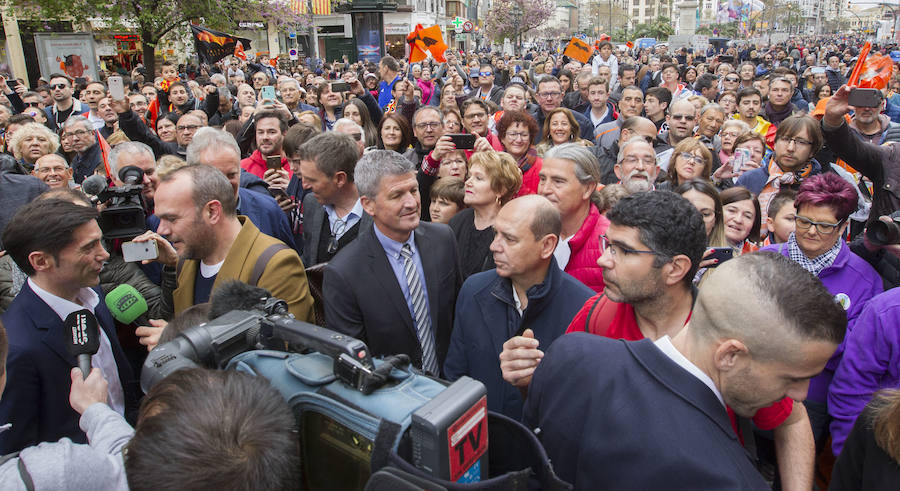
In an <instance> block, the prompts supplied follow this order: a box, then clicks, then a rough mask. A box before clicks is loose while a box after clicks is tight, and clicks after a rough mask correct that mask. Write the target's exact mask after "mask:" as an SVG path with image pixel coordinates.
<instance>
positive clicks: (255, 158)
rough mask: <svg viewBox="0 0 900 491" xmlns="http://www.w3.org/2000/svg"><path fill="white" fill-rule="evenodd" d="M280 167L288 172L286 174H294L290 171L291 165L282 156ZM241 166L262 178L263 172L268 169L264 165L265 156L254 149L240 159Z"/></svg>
mask: <svg viewBox="0 0 900 491" xmlns="http://www.w3.org/2000/svg"><path fill="white" fill-rule="evenodd" d="M281 167H282V168H283V169H284V170H286V171H287V172H288V176H292V175H293V174H294V173H293V172H291V166H290V165H289V164H288V161H287V159H286V158H284V157H281ZM241 168H242V169H244V170H245V171H247V172H249V173H251V174H253V175H255V176H257V177H259V178H260V179H262V177H263V174H265V173H266V170H267V169H268V167H266V158H265V157H263V156H262V154H261V153H259V150H256V151H254V152H253V154H251V155H250V156H249V157H247V158H245V159H244V160H241Z"/></svg>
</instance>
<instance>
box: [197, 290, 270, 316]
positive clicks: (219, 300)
mask: <svg viewBox="0 0 900 491" xmlns="http://www.w3.org/2000/svg"><path fill="white" fill-rule="evenodd" d="M271 296H272V294H271V293H270V292H269V291H268V290H266V289H265V288H259V287H256V286H250V285H248V284H247V283H244V282H241V281H237V280H232V281H228V282H226V283H223V284H222V285H220V286H219V287H218V288H216V289H215V291H213V292H212V295H210V297H209V305H210V308H209V320H213V319H216V318H218V317H221V316H222V315H224V314H227V313H228V312H231V311H232V310H253V309H256V308H259V307H260V306H261V305H262V303H263V301H264V300H265V299H267V298H270V297H271Z"/></svg>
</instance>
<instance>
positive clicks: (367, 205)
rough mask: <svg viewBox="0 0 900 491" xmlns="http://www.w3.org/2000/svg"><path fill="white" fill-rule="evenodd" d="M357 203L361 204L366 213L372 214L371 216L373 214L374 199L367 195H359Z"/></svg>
mask: <svg viewBox="0 0 900 491" xmlns="http://www.w3.org/2000/svg"><path fill="white" fill-rule="evenodd" d="M359 204H361V205H362V207H363V210H366V213H368V214H369V215H372V216H373V217H374V216H375V201H374V200H372V199H369V197H368V196H360V197H359Z"/></svg>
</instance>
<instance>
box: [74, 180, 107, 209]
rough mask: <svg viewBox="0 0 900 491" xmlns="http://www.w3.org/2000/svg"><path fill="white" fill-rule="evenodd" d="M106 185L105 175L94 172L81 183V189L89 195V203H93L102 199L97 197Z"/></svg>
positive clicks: (104, 189)
mask: <svg viewBox="0 0 900 491" xmlns="http://www.w3.org/2000/svg"><path fill="white" fill-rule="evenodd" d="M108 187H109V185H108V184H107V183H106V177H103V176H101V175H99V174H94V175H92V176H90V177H88V178H87V179H85V180H84V182H82V183H81V190H82V191H84V194H86V195H88V197H90V200H91V204H93V205H96V204H97V203H99V202H100V201H102V200H101V199H100V197H99V196H100V193H102V192H103V191H106V189H107V188H108Z"/></svg>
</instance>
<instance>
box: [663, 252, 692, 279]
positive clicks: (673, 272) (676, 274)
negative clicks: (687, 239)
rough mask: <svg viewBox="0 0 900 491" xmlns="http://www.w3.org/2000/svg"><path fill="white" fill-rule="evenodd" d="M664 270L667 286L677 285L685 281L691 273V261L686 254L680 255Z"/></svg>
mask: <svg viewBox="0 0 900 491" xmlns="http://www.w3.org/2000/svg"><path fill="white" fill-rule="evenodd" d="M664 268H665V269H664V270H663V277H664V278H665V280H666V284H667V285H675V284H678V283H680V282H682V281H684V276H685V275H686V274H688V273H690V272H691V260H690V258H688V257H687V256H685V255H684V254H678V255H677V256H675V257H673V258H672V260H671V261H669V262H668V263H667V264H666V265H665V267H664Z"/></svg>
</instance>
